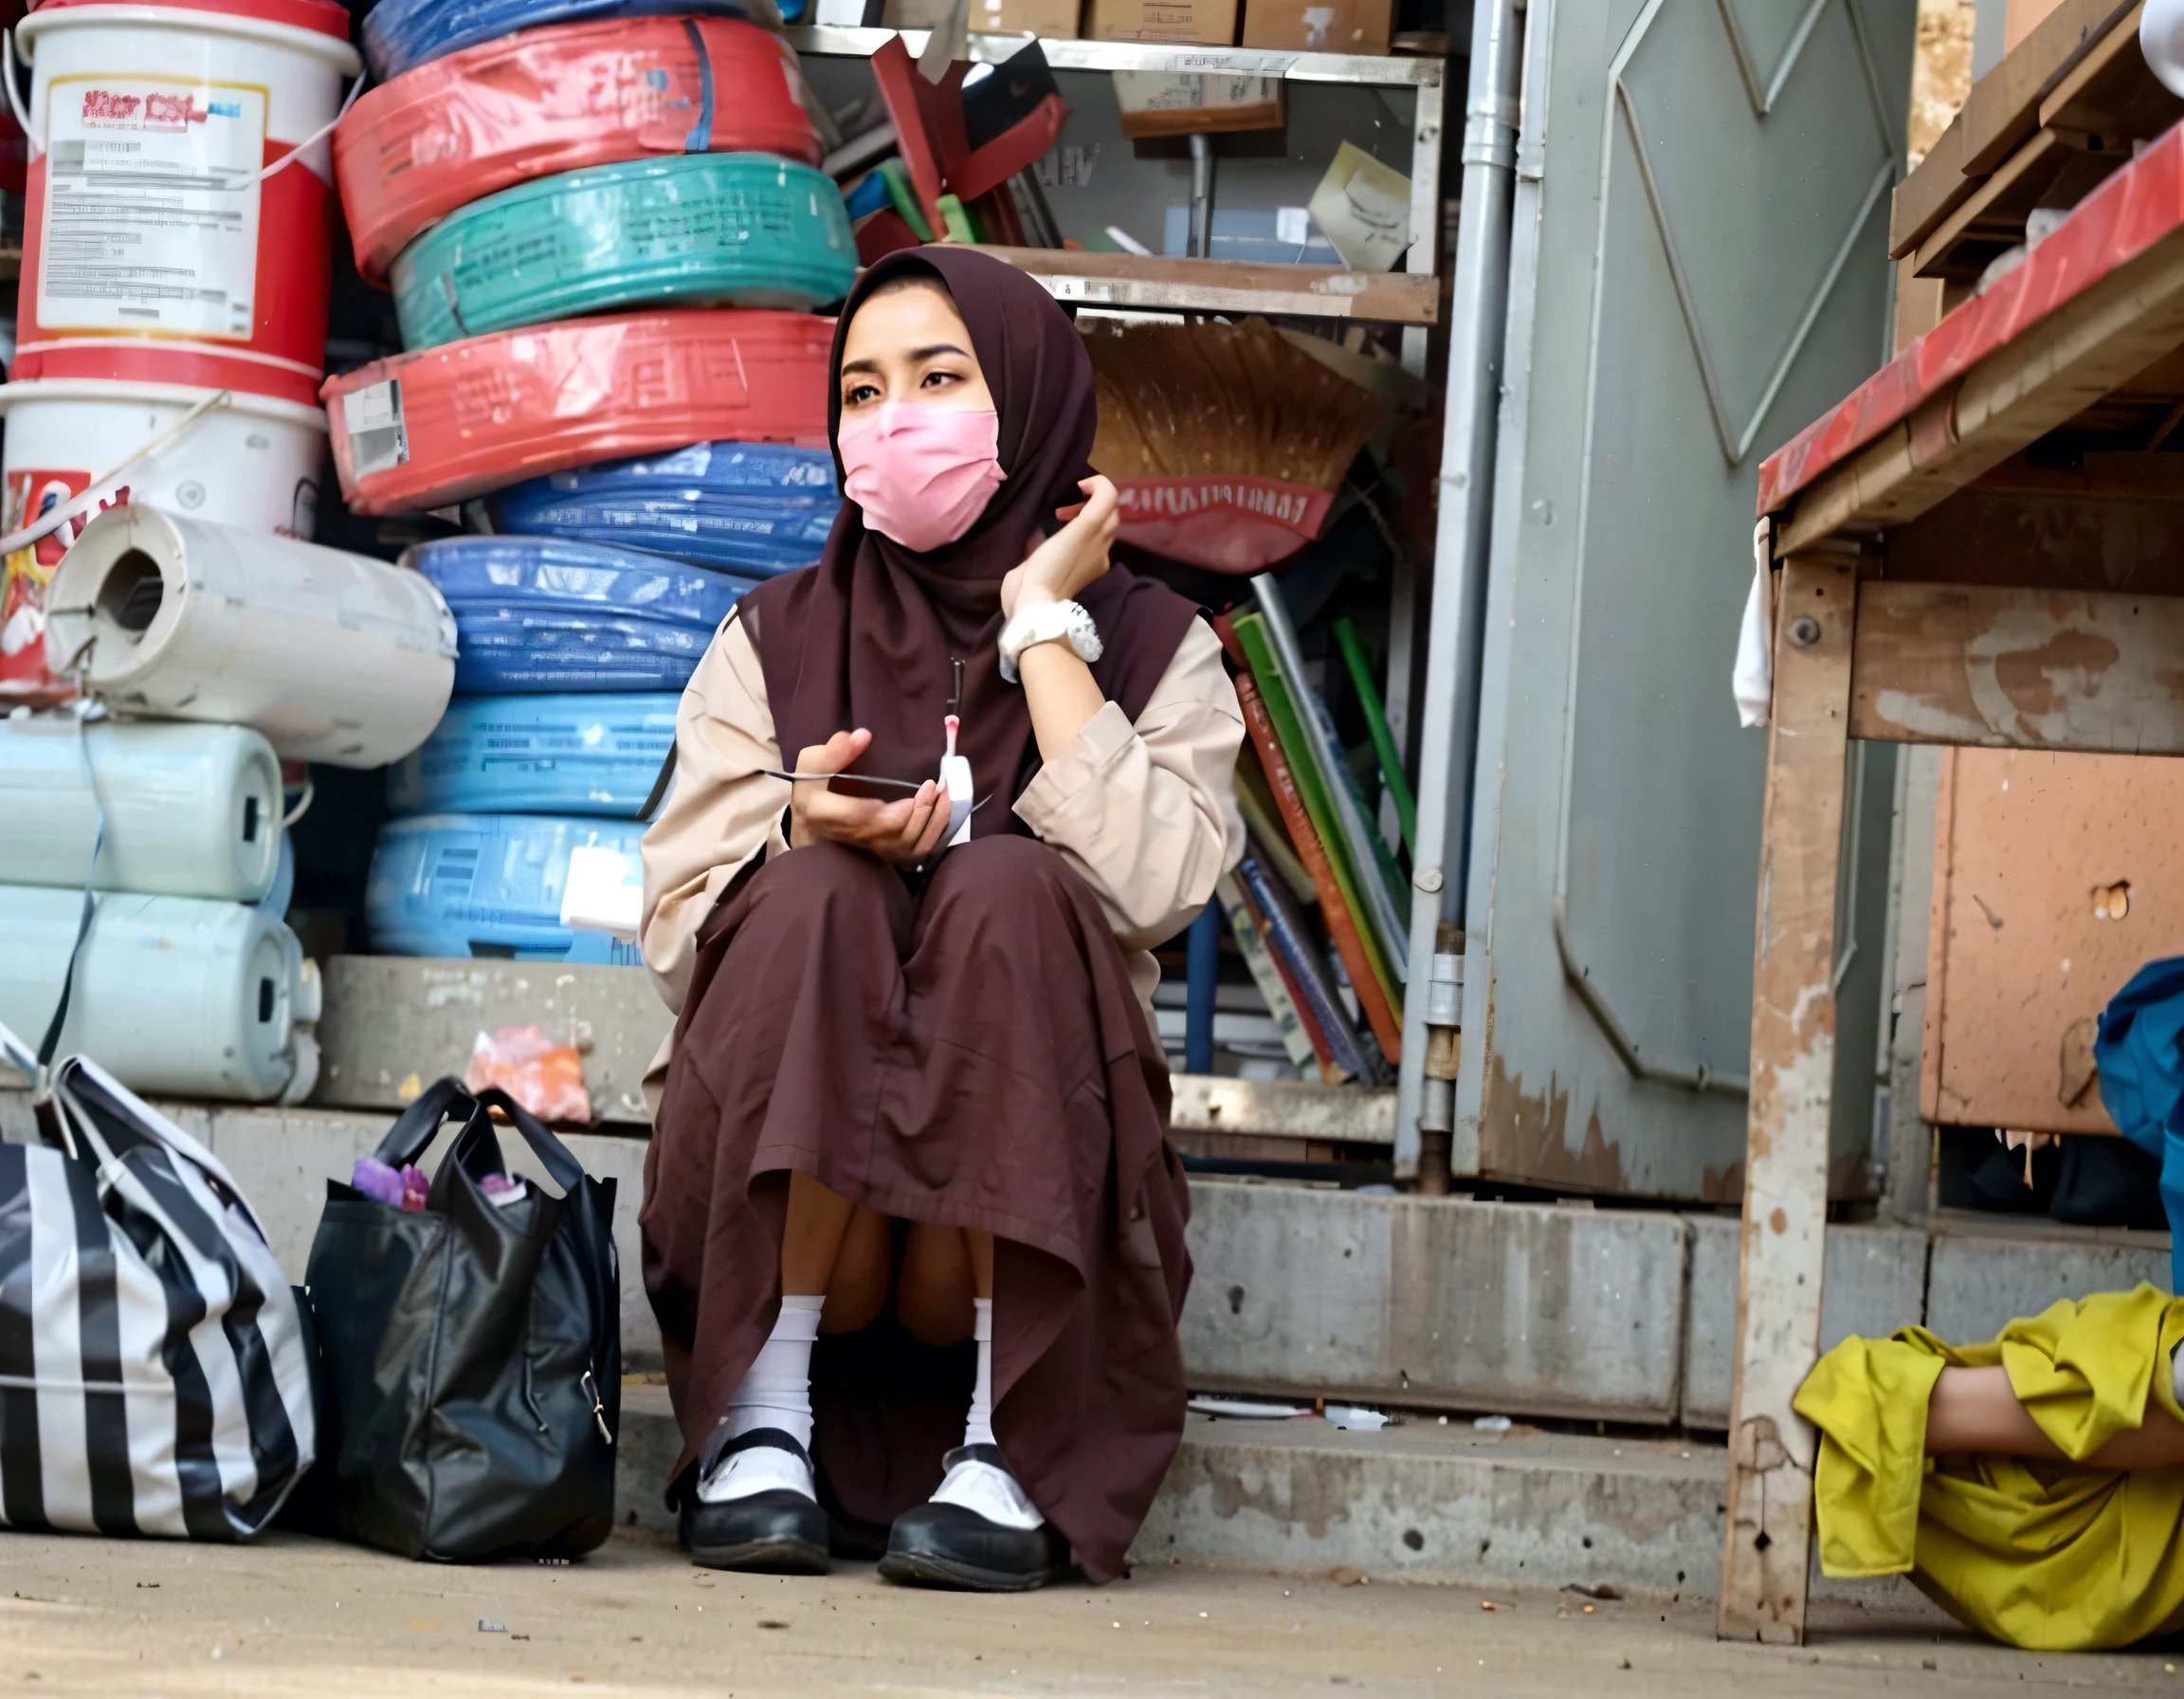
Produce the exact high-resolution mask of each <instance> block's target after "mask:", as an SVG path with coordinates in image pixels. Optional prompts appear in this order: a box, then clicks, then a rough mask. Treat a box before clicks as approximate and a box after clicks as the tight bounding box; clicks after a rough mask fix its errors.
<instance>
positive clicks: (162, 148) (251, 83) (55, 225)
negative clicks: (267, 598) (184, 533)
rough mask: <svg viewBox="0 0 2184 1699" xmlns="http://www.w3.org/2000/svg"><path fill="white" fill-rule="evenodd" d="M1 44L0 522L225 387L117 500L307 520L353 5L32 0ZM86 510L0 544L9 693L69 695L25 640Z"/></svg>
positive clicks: (31, 636)
mask: <svg viewBox="0 0 2184 1699" xmlns="http://www.w3.org/2000/svg"><path fill="white" fill-rule="evenodd" d="M15 43H16V47H17V50H18V52H19V53H20V54H22V55H23V56H24V57H27V59H28V60H29V62H30V67H31V73H32V78H31V90H30V104H29V108H28V117H29V120H30V122H29V125H28V128H29V130H30V132H31V135H30V153H31V161H30V168H29V174H28V179H27V197H26V198H27V205H26V212H25V230H24V242H23V276H22V285H21V293H20V297H19V301H18V304H17V308H16V356H15V360H14V363H13V367H12V371H11V376H12V377H13V378H14V380H15V381H13V382H11V383H9V384H7V385H6V386H5V387H0V413H4V414H5V415H6V420H7V434H6V443H5V448H4V450H0V476H4V481H5V494H4V497H0V532H6V533H8V534H9V536H12V535H13V534H15V533H16V532H18V531H20V530H22V529H23V528H24V527H25V526H26V525H27V524H28V523H29V521H32V520H35V519H36V518H37V517H38V516H40V515H41V514H46V513H50V512H51V511H52V510H53V509H54V508H55V507H56V506H58V505H60V504H63V503H65V502H68V501H69V500H70V498H72V497H75V496H79V495H81V494H82V493H83V492H84V490H85V489H86V488H87V487H88V486H89V485H90V484H91V483H92V481H93V480H94V479H99V478H100V477H101V476H102V475H103V474H105V473H107V472H109V471H111V470H113V469H114V468H115V467H117V466H121V465H122V463H124V462H125V461H127V460H128V459H129V457H130V456H132V455H134V454H136V453H137V451H138V450H140V449H142V448H145V447H146V446H147V445H148V444H150V443H152V442H153V441H154V440H155V439H156V438H158V437H160V436H162V435H163V434H164V433H167V432H168V431H170V430H171V429H173V427H174V426H176V425H177V424H178V423H179V422H180V421H182V420H183V418H184V417H185V415H186V414H188V413H189V412H190V411H191V409H192V408H194V407H196V406H198V405H199V404H200V403H203V402H206V401H207V400H209V398H210V397H212V396H213V395H215V394H216V393H220V392H226V393H227V395H228V400H227V401H226V402H225V403H224V404H222V405H218V406H215V407H214V408H212V409H211V410H210V411H206V412H204V413H203V414H201V415H200V416H199V417H198V418H197V419H196V421H195V422H194V423H193V424H192V425H191V426H190V427H189V428H188V429H187V430H186V431H185V433H184V434H183V435H181V436H180V437H179V438H178V439H176V440H174V441H173V442H172V443H170V444H168V445H167V446H166V447H164V448H161V449H160V451H159V452H158V453H156V454H155V455H153V456H152V457H150V458H149V459H146V460H143V461H140V462H138V463H137V464H136V465H135V466H131V467H130V468H129V470H128V473H127V480H126V482H127V486H128V491H129V499H130V500H132V501H136V502H149V503H150V504H152V505H154V506H155V507H159V508H162V509H165V510H166V511H169V512H173V513H177V514H182V515H187V516H189V517H191V518H193V519H198V520H209V521H213V522H215V523H218V524H225V525H233V526H237V527H240V528H241V529H244V530H246V531H255V532H260V533H276V532H277V533H282V534H284V535H289V536H296V537H304V538H308V537H309V536H310V535H311V528H312V516H313V509H314V504H315V502H316V497H317V492H318V482H319V466H320V463H321V461H322V460H323V458H324V454H325V439H326V421H325V416H324V414H323V413H322V412H321V411H319V408H318V407H317V406H316V405H315V404H316V402H317V399H318V390H319V382H320V378H321V375H322V373H323V369H324V366H323V362H324V358H325V344H326V315H327V303H328V297H329V290H330V279H331V275H332V241H333V227H332V222H331V221H332V217H333V192H332V187H331V184H332V175H333V174H332V168H331V165H330V162H329V154H328V146H327V142H326V140H325V139H324V134H323V133H324V132H325V130H326V128H327V126H328V125H329V124H331V123H332V122H333V120H334V118H335V115H336V113H337V112H338V111H339V109H340V105H341V100H342V95H343V93H344V91H345V89H346V88H347V87H348V85H349V80H350V79H351V78H354V77H355V75H356V74H357V72H358V70H359V69H360V68H361V66H360V64H359V61H358V59H357V56H356V52H355V48H353V47H351V46H350V45H349V14H348V12H347V10H346V9H344V8H342V7H340V6H338V5H337V4H335V3H334V0H220V4H219V6H218V8H217V9H204V10H200V9H194V8H192V7H191V6H189V5H188V4H173V3H171V0H149V3H148V4H145V3H138V4H131V5H128V6H112V5H98V4H81V3H79V0H45V4H44V5H42V6H40V7H39V8H38V9H36V10H35V11H33V12H32V13H31V14H30V15H29V16H28V17H27V19H25V20H24V22H23V23H22V25H21V26H20V27H19V28H18V29H17V31H16V34H15ZM313 137H319V139H318V140H317V141H316V142H313V141H312V138H313ZM304 143H311V145H309V146H305V147H302V148H301V152H300V156H296V157H294V158H293V162H292V163H288V164H282V163H281V162H282V160H284V159H289V158H290V157H291V156H292V155H297V150H298V149H299V146H300V144H304ZM269 167H277V169H273V170H271V171H270V172H269V173H268V170H267V168H269ZM80 527H81V522H80V521H79V522H76V523H71V524H67V525H64V526H63V527H62V528H61V529H60V530H59V531H58V532H56V533H54V534H53V535H51V536H49V537H47V538H45V539H42V540H40V541H38V542H36V543H35V544H33V545H31V546H29V547H25V548H21V549H18V550H16V551H14V552H12V553H10V554H9V555H8V556H7V557H5V559H4V560H0V702H14V703H24V702H27V703H41V702H50V701H53V700H57V699H59V698H60V697H62V696H64V695H65V694H66V685H65V684H64V683H63V682H62V681H60V680H57V679H55V678H54V677H53V676H52V675H51V674H50V673H49V672H48V671H47V669H46V667H45V656H44V653H43V645H42V643H41V642H40V641H39V639H40V637H41V635H42V632H43V627H44V615H43V608H44V599H45V585H46V583H47V582H48V581H49V580H50V578H51V576H52V573H53V570H54V568H55V567H56V566H57V565H58V563H59V561H60V559H61V557H62V555H63V554H64V552H65V551H66V548H67V546H68V543H69V541H70V540H71V539H72V538H73V536H74V535H75V533H76V531H77V530H78V529H80Z"/></svg>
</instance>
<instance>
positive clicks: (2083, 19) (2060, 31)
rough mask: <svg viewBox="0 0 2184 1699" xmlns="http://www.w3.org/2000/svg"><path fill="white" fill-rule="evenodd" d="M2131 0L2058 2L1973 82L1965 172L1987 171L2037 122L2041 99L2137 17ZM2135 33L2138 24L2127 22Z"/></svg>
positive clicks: (1968, 102)
mask: <svg viewBox="0 0 2184 1699" xmlns="http://www.w3.org/2000/svg"><path fill="white" fill-rule="evenodd" d="M2137 16H2138V7H2137V4H2136V0H2063V3H2062V4H2061V5H2060V6H2058V7H2056V8H2055V9H2054V10H2053V11H2051V12H2049V13H2048V14H2047V16H2046V17H2045V18H2043V19H2041V20H2040V22H2039V23H2038V24H2036V25H2035V26H2033V29H2032V33H2031V34H2030V35H2029V36H2027V37H2026V38H2025V39H2024V40H2023V41H2021V42H2019V43H2018V44H2017V46H2015V48H2013V49H2012V50H2011V52H2010V53H2009V54H2008V55H2007V56H2006V57H2005V58H2004V59H2003V61H2002V63H2001V64H1998V65H1996V66H1995V67H1994V68H1993V70H1991V71H1989V72H1988V73H1987V75H1986V76H1984V77H1982V78H1980V79H1979V81H1978V82H1975V83H1974V84H1973V85H1972V93H1971V94H1970V95H1969V96H1968V97H1967V98H1966V100H1965V101H1964V110H1963V112H1961V113H1959V114H1958V115H1957V117H1958V118H1959V119H1969V120H1970V121H1969V122H1968V123H1967V124H1966V126H1965V132H1966V133H1965V138H1964V170H1965V172H1966V173H1967V174H1978V173H1982V172H1991V171H1993V170H1994V169H1995V168H1996V167H1997V166H1999V165H2000V164H2001V163H2002V161H2003V160H2004V159H2006V158H2008V157H2009V156H2010V155H2011V154H2012V153H2014V152H2016V150H2017V149H2018V148H2019V147H2020V146H2022V145H2023V143H2024V141H2025V139H2026V137H2029V136H2030V135H2031V134H2032V132H2033V130H2034V129H2035V128H2037V127H2038V125H2039V121H2040V102H2041V101H2042V100H2046V99H2047V96H2048V95H2049V94H2050V93H2051V92H2052V91H2053V90H2054V88H2055V86H2056V84H2057V83H2059V82H2062V81H2063V79H2064V78H2066V77H2067V76H2068V75H2069V74H2070V72H2071V71H2072V70H2073V69H2075V68H2076V67H2077V65H2078V64H2079V62H2080V61H2081V60H2083V59H2084V57H2085V55H2086V54H2088V53H2090V52H2091V51H2092V50H2093V49H2094V47H2096V46H2099V45H2100V44H2101V43H2102V41H2104V40H2106V39H2107V38H2108V36H2109V35H2111V34H2112V33H2113V32H2115V31H2117V30H2119V29H2121V28H2122V27H2124V24H2125V21H2126V19H2136V17H2137ZM2132 28H2133V30H2134V32H2136V29H2137V25H2136V23H2134V24H2133V25H2132Z"/></svg>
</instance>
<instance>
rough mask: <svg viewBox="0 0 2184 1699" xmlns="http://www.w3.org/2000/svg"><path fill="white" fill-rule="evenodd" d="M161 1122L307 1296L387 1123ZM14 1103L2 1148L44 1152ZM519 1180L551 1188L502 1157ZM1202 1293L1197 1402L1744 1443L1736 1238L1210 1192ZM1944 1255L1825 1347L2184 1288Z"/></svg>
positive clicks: (1321, 1194)
mask: <svg viewBox="0 0 2184 1699" xmlns="http://www.w3.org/2000/svg"><path fill="white" fill-rule="evenodd" d="M161 1106H162V1108H163V1109H164V1110H165V1111H166V1112H167V1113H169V1114H171V1115H172V1116H173V1117H174V1118H175V1119H176V1120H178V1121H179V1122H181V1123H182V1124H184V1125H185V1126H186V1127H187V1128H188V1129H189V1130H190V1131H191V1133H192V1134H194V1135H195V1136H196V1137H198V1138H199V1139H202V1140H203V1141H204V1142H206V1143H207V1144H208V1145H209V1147H210V1148H211V1149H212V1151H213V1153H214V1154H215V1155H217V1156H218V1157H219V1158H220V1160H222V1161H223V1162H225V1163H227V1164H228V1168H229V1169H230V1171H231V1172H232V1173H233V1174H234V1176H235V1178H236V1179H237V1181H238V1183H239V1184H240V1185H241V1186H242V1187H243V1190H244V1192H245V1194H246V1196H247V1197H248V1198H249V1200H250V1204H251V1208H252V1209H253V1210H254V1211H255V1212H256V1214H257V1215H258V1217H259V1219H260V1221H261V1222H262V1224H263V1225H264V1229H265V1233H266V1236H267V1238H268V1240H269V1242H270V1243H271V1245H272V1248H273V1251H274V1253H275V1254H276V1255H277V1256H278V1257H279V1258H280V1259H281V1265H282V1268H283V1269H285V1270H288V1273H289V1276H290V1278H291V1279H295V1280H299V1281H300V1280H301V1279H302V1277H303V1270H304V1265H305V1263H306V1262H307V1260H308V1259H309V1256H310V1250H311V1238H312V1234H313V1233H314V1232H315V1231H316V1229H317V1226H318V1221H319V1210H320V1207H321V1206H322V1204H323V1203H324V1201H325V1196H326V1181H327V1180H328V1179H329V1178H340V1179H346V1178H348V1176H349V1173H350V1170H351V1168H352V1167H353V1165H354V1164H355V1160H356V1159H357V1158H358V1157H359V1156H363V1155H365V1154H367V1153H368V1152H370V1151H371V1150H372V1149H373V1147H374V1146H375V1145H376V1144H377V1143H378V1142H379V1139H380V1138H381V1137H382V1136H383V1135H384V1133H385V1132H386V1130H387V1127H388V1125H389V1124H390V1123H391V1117H390V1116H389V1115H387V1114H385V1113H372V1112H355V1111H343V1110H334V1109H318V1108H299V1109H250V1108H232V1107H225V1106H213V1105H198V1104H164V1105H161ZM34 1136H35V1134H34V1130H33V1126H32V1123H31V1118H30V1114H29V1108H28V1103H27V1099H26V1097H25V1096H24V1094H23V1093H21V1092H19V1091H0V1138H7V1139H10V1140H17V1141H23V1140H27V1139H29V1138H32V1137H34ZM564 1142H566V1143H567V1144H568V1145H569V1147H570V1149H571V1150H572V1151H573V1153H574V1154H575V1156H576V1158H577V1160H579V1161H581V1162H582V1163H583V1164H584V1165H585V1167H586V1168H587V1169H588V1170H589V1171H590V1172H591V1173H592V1174H594V1175H596V1176H598V1177H600V1178H610V1177H611V1178H614V1179H615V1180H616V1182H617V1184H618V1186H619V1192H620V1196H619V1200H618V1207H617V1209H616V1211H615V1222H614V1236H615V1243H616V1245H617V1246H618V1248H619V1250H620V1252H621V1257H622V1326H623V1350H624V1355H625V1360H626V1361H627V1362H628V1366H629V1367H630V1368H631V1369H632V1370H634V1371H646V1370H652V1369H656V1368H658V1367H659V1365H660V1361H661V1352H660V1336H659V1330H658V1328H657V1327H656V1326H655V1324H654V1323H653V1320H652V1314H651V1310H650V1307H649V1306H648V1305H647V1304H646V1299H645V1291H644V1283H643V1278H642V1275H641V1273H640V1269H641V1266H642V1265H641V1262H640V1258H639V1250H638V1234H637V1210H638V1205H639V1203H640V1201H641V1199H642V1197H643V1193H644V1160H645V1142H644V1141H643V1140H641V1139H636V1138H626V1137H619V1136H616V1135H613V1134H596V1133H594V1134H582V1133H578V1134H568V1135H564ZM503 1143H504V1149H505V1152H506V1155H507V1158H508V1162H509V1167H510V1169H511V1170H512V1171H513V1172H516V1173H520V1174H534V1173H536V1172H537V1169H536V1164H535V1163H534V1162H533V1160H532V1159H531V1156H530V1152H529V1151H528V1149H526V1148H525V1147H524V1145H523V1143H522V1142H521V1141H520V1140H519V1139H517V1138H515V1137H513V1136H512V1135H507V1136H504V1140H503ZM1963 1225H1964V1224H1963V1223H1962V1222H1961V1221H1959V1220H1953V1221H1952V1222H1950V1223H1949V1224H1948V1227H1947V1230H1946V1231H1944V1232H1941V1233H1938V1234H1935V1235H1933V1236H1931V1237H1930V1236H1929V1235H1928V1234H1927V1233H1924V1232H1921V1231H1920V1230H1917V1229H1910V1228H1895V1227H1847V1226H1838V1227H1831V1228H1829V1230H1828V1262H1827V1276H1826V1278H1827V1288H1826V1293H1825V1301H1824V1305H1823V1312H1822V1316H1823V1328H1824V1332H1825V1335H1826V1338H1825V1343H1827V1344H1830V1345H1831V1344H1833V1343H1836V1342H1837V1341H1839V1340H1841V1339H1842V1338H1844V1337H1845V1336H1847V1335H1848V1334H1851V1333H1862V1334H1867V1335H1875V1334H1886V1333H1889V1332H1892V1331H1894V1330H1895V1329H1896V1328H1898V1327H1901V1326H1903V1325H1904V1324H1908V1323H1914V1322H1923V1323H1924V1324H1926V1325H1928V1326H1930V1327H1932V1328H1933V1329H1934V1330H1935V1331H1936V1332H1938V1333H1939V1334H1940V1335H1941V1336H1942V1337H1943V1338H1945V1339H1953V1340H1975V1339H1984V1338H1990V1337H1992V1336H1993V1333H1994V1332H1995V1331H1996V1329H1998V1328H1999V1327H2000V1326H2001V1325H2002V1324H2003V1323H2004V1322H2007V1321H2008V1320H2009V1319H2010V1318H2011V1316H2016V1315H2027V1314H2032V1313H2035V1312H2037V1311H2039V1310H2041V1309H2043V1308H2045V1307H2046V1306H2047V1305H2049V1304H2052V1303H2054V1302H2055V1301H2056V1300H2057V1299H2059V1298H2064V1297H2073V1296H2080V1295H2083V1294H2084V1293H2086V1292H2092V1291H2102V1290H2109V1289H2114V1288H2128V1287H2131V1286H2134V1285H2136V1284H2137V1283H2138V1282H2139V1281H2140V1280H2146V1281H2150V1282H2152V1283H2153V1284H2154V1285H2155V1286H2157V1287H2159V1288H2163V1289H2167V1287H2168V1275H2169V1267H2168V1261H2169V1252H2168V1238H2167V1235H2166V1234H2162V1233H2068V1232H2067V1231H2066V1230H2062V1229H2056V1228H2053V1227H2052V1226H2049V1225H2047V1224H2044V1223H2039V1222H2029V1221H2017V1220H2000V1221H1997V1222H1995V1223H1993V1225H1992V1226H1989V1225H1987V1224H1974V1225H1975V1226H1976V1227H1977V1231H1974V1232H1965V1231H1959V1229H1960V1228H1961V1227H1962V1226H1963ZM1737 1234H1738V1222H1737V1220H1736V1218H1735V1217H1734V1216H1729V1215H1682V1214H1676V1213H1672V1212H1668V1211H1655V1210H1603V1209H1572V1208H1566V1207H1558V1206H1555V1205H1544V1204H1507V1203H1479V1202H1474V1201H1473V1200H1471V1199H1469V1198H1465V1197H1446V1198H1421V1197H1392V1196H1379V1197H1374V1196H1366V1195H1362V1194H1358V1193H1342V1192H1333V1191H1325V1190H1319V1189H1313V1188H1306V1187H1300V1186H1289V1185H1260V1184H1252V1183H1237V1182H1230V1181H1200V1182H1199V1183H1197V1184H1196V1185H1194V1186H1193V1187H1192V1221H1191V1235H1190V1237H1191V1251H1192V1260H1193V1263H1194V1265H1195V1275H1194V1278H1193V1282H1192V1289H1191V1297H1190V1302H1189V1304H1188V1306H1186V1308H1185V1310H1184V1314H1183V1323H1182V1343H1183V1355H1184V1361H1185V1363H1186V1365H1187V1366H1188V1368H1189V1371H1190V1376H1191V1384H1192V1388H1193V1389H1194V1390H1200V1391H1227V1392H1257V1393H1269V1394H1294V1395H1301V1396H1303V1397H1338V1398H1356V1399H1359V1400H1363V1401H1369V1402H1376V1403H1385V1404H1389V1405H1393V1406H1397V1407H1409V1408H1413V1409H1426V1410H1434V1409H1440V1410H1452V1411H1460V1412H1493V1413H1501V1414H1507V1415H1510V1416H1557V1417H1565V1418H1576V1419H1579V1420H1588V1421H1590V1420H1601V1421H1617V1422H1642V1423H1652V1424H1661V1425H1667V1424H1673V1423H1677V1422H1682V1423H1683V1424H1684V1425H1685V1426H1687V1427H1692V1428H1699V1429H1725V1428H1726V1427H1727V1426H1728V1418H1729V1383H1730V1371H1731V1357H1732V1351H1731V1342H1732V1340H1733V1338H1734V1335H1735V1328H1736V1314H1737Z"/></svg>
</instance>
